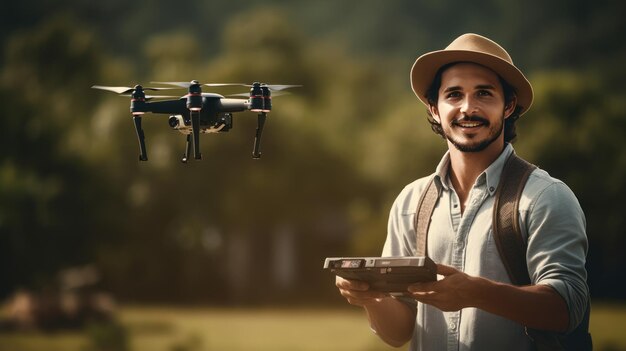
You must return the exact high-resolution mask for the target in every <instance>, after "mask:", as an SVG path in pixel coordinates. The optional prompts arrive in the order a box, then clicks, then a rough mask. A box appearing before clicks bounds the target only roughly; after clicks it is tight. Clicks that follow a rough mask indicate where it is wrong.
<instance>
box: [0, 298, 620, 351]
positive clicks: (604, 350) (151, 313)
mask: <svg viewBox="0 0 626 351" xmlns="http://www.w3.org/2000/svg"><path fill="white" fill-rule="evenodd" d="M120 319H121V322H122V325H123V327H124V330H125V331H126V332H127V343H126V347H127V348H126V350H129V351H212V350H228V351H239V350H272V351H280V350H341V351H350V350H354V351H357V350H358V351H377V350H380V351H382V350H392V349H393V348H391V347H389V346H386V345H385V344H384V343H383V342H382V341H380V340H379V339H378V338H377V337H376V336H375V335H373V334H372V333H371V332H370V330H369V327H368V325H367V322H366V319H365V316H364V315H363V312H362V311H360V310H359V309H357V308H354V309H352V308H348V309H336V310H335V309H258V308H255V309H250V310H248V309H243V308H238V309H222V308H163V307H158V308H151V307H127V308H124V309H123V310H122V311H121V314H120ZM625 326H626V306H624V305H612V304H595V305H593V308H592V316H591V333H592V335H593V338H594V345H595V347H594V349H595V350H600V351H618V350H626V333H625V330H624V327H625ZM97 334H98V333H93V332H88V333H85V334H76V333H60V334H39V333H21V334H0V351H43V350H45V351H85V350H122V349H123V348H120V347H117V348H115V346H112V347H109V348H106V342H104V341H102V340H100V341H94V340H96V339H98V338H99V336H97ZM112 334H115V333H109V335H110V336H109V337H110V338H113V339H114V338H115V337H114V336H111V335H112ZM100 335H102V333H100ZM98 342H99V343H100V345H96V344H97V343H98ZM109 343H115V341H114V340H113V341H111V340H110V341H109ZM109 345H111V344H109ZM405 349H406V347H404V348H402V349H400V350H405Z"/></svg>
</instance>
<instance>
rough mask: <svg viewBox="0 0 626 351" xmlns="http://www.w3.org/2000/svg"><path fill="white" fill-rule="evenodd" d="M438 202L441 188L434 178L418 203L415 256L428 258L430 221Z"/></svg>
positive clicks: (415, 222) (415, 225) (415, 224)
mask: <svg viewBox="0 0 626 351" xmlns="http://www.w3.org/2000/svg"><path fill="white" fill-rule="evenodd" d="M438 200H439V187H438V186H437V184H435V177H434V176H433V177H431V178H430V181H429V182H428V184H427V185H426V189H424V191H423V192H422V196H421V197H420V199H419V202H418V203H417V209H416V210H415V221H414V227H415V234H416V237H417V242H416V246H415V256H419V257H427V256H428V248H427V242H428V240H427V238H428V228H429V227H430V220H431V217H432V215H433V211H434V210H435V206H436V205H437V201H438Z"/></svg>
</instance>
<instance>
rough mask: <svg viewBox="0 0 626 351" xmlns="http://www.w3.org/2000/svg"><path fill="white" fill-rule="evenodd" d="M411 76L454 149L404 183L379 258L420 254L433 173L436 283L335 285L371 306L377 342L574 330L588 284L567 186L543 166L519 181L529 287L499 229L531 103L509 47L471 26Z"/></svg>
mask: <svg viewBox="0 0 626 351" xmlns="http://www.w3.org/2000/svg"><path fill="white" fill-rule="evenodd" d="M411 84H412V87H413V91H414V92H415V94H416V95H417V97H418V98H419V99H420V100H421V101H422V102H423V103H424V104H425V105H426V106H427V107H428V111H429V115H430V117H429V120H430V123H431V125H432V128H433V130H434V131H435V132H437V133H439V134H441V135H442V136H443V137H444V138H445V139H446V141H447V144H448V152H447V153H446V155H444V157H443V159H442V160H441V162H440V163H439V166H438V167H437V169H436V172H435V173H434V175H431V176H429V177H425V178H421V179H418V180H417V181H415V182H413V183H411V184H409V185H408V186H406V187H405V188H404V190H402V192H401V193H400V195H399V196H398V198H397V199H396V201H395V202H394V204H393V207H392V209H391V213H390V217H389V226H388V234H387V240H386V243H385V246H384V248H383V256H414V255H415V250H416V248H415V247H416V243H415V241H416V233H415V228H414V224H413V222H414V219H415V210H416V206H417V202H418V199H419V198H420V196H421V194H422V192H423V191H424V189H425V187H426V185H427V183H428V181H429V180H430V179H431V178H432V177H434V181H435V183H436V185H437V186H438V187H439V189H440V196H439V198H438V200H437V205H436V207H435V209H434V211H433V214H432V217H431V223H430V227H429V230H428V241H427V252H428V255H429V257H430V258H432V260H433V261H435V262H436V263H437V273H438V274H439V280H438V281H436V282H431V283H420V284H414V285H412V286H410V287H409V289H408V290H409V294H408V296H407V297H402V298H395V297H391V296H389V295H385V294H382V293H379V292H375V291H370V290H369V287H368V286H367V284H366V283H362V282H357V281H350V280H345V279H342V278H340V277H337V280H336V285H337V287H338V288H339V290H340V293H341V294H342V295H343V296H344V297H345V298H346V299H347V300H348V302H349V303H351V304H353V305H357V306H362V307H364V308H365V311H366V313H367V316H368V319H369V321H370V325H371V327H372V330H373V331H374V332H375V333H377V334H378V336H379V337H380V338H381V339H382V340H384V341H385V342H387V343H388V344H390V345H393V346H401V345H403V344H405V343H406V342H407V341H409V340H411V349H412V350H428V351H431V350H507V351H512V350H532V349H533V347H534V346H533V343H532V341H531V339H530V338H529V337H528V336H527V335H526V333H525V327H528V328H533V329H539V330H545V331H553V332H557V333H566V332H568V331H571V330H573V329H574V328H575V327H576V326H577V325H578V324H579V322H580V321H581V319H582V318H583V315H584V312H585V309H586V307H587V303H588V288H587V284H586V271H585V257H586V253H587V238H586V234H585V218H584V214H583V212H582V210H581V208H580V205H579V204H578V201H577V199H576V197H575V196H574V194H573V193H572V192H571V190H570V189H569V188H568V187H567V186H566V185H565V184H563V183H562V182H561V181H559V180H556V179H554V178H551V177H550V176H549V175H548V174H547V173H546V172H545V171H543V170H540V169H538V168H537V169H535V170H534V171H533V173H532V174H531V175H530V177H529V179H528V181H527V183H526V185H525V187H524V190H523V193H522V197H521V200H520V204H519V215H520V216H519V224H520V228H521V231H522V233H523V236H524V239H525V240H526V241H527V245H528V247H527V252H526V261H527V267H528V272H529V276H530V279H531V282H532V283H531V284H530V285H526V286H516V285H513V284H512V283H511V280H510V278H509V276H508V274H507V270H506V268H505V266H504V264H503V263H502V260H501V258H500V256H499V253H498V249H497V247H496V244H495V242H494V238H493V234H492V210H493V204H494V195H495V191H496V189H497V188H498V183H499V182H500V175H501V173H502V169H503V166H504V163H505V161H506V159H507V158H508V157H509V156H510V155H511V154H512V153H513V152H514V151H513V147H512V146H511V144H510V142H511V141H512V139H513V138H515V121H516V119H517V118H519V116H520V115H522V114H523V113H525V112H526V111H527V110H528V108H529V107H530V105H531V103H532V99H533V92H532V88H531V86H530V83H529V82H528V80H527V79H526V78H525V77H524V75H523V74H522V73H521V72H520V71H519V70H518V69H517V68H516V67H515V66H514V65H513V62H512V60H511V58H510V56H509V55H508V53H507V52H506V51H505V50H504V49H503V48H502V47H500V46H499V45H498V44H496V43H495V42H493V41H491V40H489V39H487V38H485V37H482V36H479V35H476V34H465V35H462V36H460V37H459V38H457V39H455V40H454V41H453V42H452V43H451V44H450V45H449V46H448V47H447V48H446V49H444V50H440V51H434V52H430V53H427V54H425V55H422V56H421V57H419V58H418V59H417V61H416V62H415V64H414V65H413V68H412V71H411Z"/></svg>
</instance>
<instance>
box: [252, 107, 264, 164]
mask: <svg viewBox="0 0 626 351" xmlns="http://www.w3.org/2000/svg"><path fill="white" fill-rule="evenodd" d="M266 118H267V113H265V112H261V113H259V115H258V117H257V127H256V134H255V136H254V148H253V149H252V158H253V159H255V160H258V159H260V158H261V151H260V148H261V134H262V133H263V126H264V125H265V119H266Z"/></svg>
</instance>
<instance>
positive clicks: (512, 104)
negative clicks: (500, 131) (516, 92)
mask: <svg viewBox="0 0 626 351" xmlns="http://www.w3.org/2000/svg"><path fill="white" fill-rule="evenodd" d="M516 107H517V96H513V99H511V101H509V103H508V104H506V106H504V119H507V118H509V117H510V116H511V115H512V114H513V112H515V108H516Z"/></svg>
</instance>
